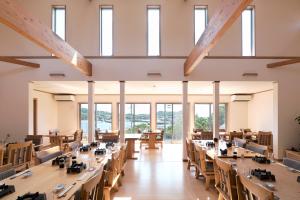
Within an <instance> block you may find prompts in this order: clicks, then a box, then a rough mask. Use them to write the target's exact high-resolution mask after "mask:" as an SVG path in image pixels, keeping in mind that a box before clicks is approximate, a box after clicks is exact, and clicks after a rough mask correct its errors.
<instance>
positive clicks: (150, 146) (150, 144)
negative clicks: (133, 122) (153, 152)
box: [143, 132, 161, 149]
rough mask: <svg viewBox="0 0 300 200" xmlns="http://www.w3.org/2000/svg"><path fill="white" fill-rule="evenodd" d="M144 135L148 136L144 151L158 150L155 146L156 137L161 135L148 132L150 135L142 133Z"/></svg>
mask: <svg viewBox="0 0 300 200" xmlns="http://www.w3.org/2000/svg"><path fill="white" fill-rule="evenodd" d="M143 134H144V135H148V138H149V139H148V147H146V149H158V147H156V146H155V143H156V136H157V135H159V134H161V133H156V132H150V133H143Z"/></svg>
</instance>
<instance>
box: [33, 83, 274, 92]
mask: <svg viewBox="0 0 300 200" xmlns="http://www.w3.org/2000/svg"><path fill="white" fill-rule="evenodd" d="M125 88H126V94H181V93H182V83H181V82H179V81H147V82H146V81H136V82H133V81H130V82H126V87H125ZM272 88H273V84H272V82H263V81H256V82H246V81H238V82H237V81H226V82H221V83H220V92H221V94H238V93H248V94H252V93H257V92H261V91H265V90H270V89H272ZM34 89H36V90H40V91H45V92H49V93H55V94H87V92H88V83H87V82H84V81H34ZM95 93H96V94H119V82H117V81H101V82H96V83H95ZM212 93H213V86H212V82H209V81H198V82H196V81H190V82H189V94H212Z"/></svg>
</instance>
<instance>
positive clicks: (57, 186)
mask: <svg viewBox="0 0 300 200" xmlns="http://www.w3.org/2000/svg"><path fill="white" fill-rule="evenodd" d="M64 188H65V185H64V184H57V185H56V186H55V187H54V192H59V191H61V190H63V189H64Z"/></svg>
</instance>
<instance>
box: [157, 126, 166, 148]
mask: <svg viewBox="0 0 300 200" xmlns="http://www.w3.org/2000/svg"><path fill="white" fill-rule="evenodd" d="M155 143H158V144H160V145H161V148H163V144H164V130H162V131H161V132H160V133H159V134H157V136H156V142H155Z"/></svg>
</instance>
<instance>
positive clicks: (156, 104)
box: [155, 102, 183, 133]
mask: <svg viewBox="0 0 300 200" xmlns="http://www.w3.org/2000/svg"><path fill="white" fill-rule="evenodd" d="M158 104H163V105H167V104H171V105H172V133H174V105H181V106H182V109H183V105H182V103H179V102H177V103H170V102H168V103H166V102H156V103H155V129H158V127H157V106H158ZM164 112H166V111H164ZM182 117H183V116H182Z"/></svg>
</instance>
